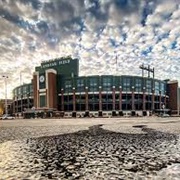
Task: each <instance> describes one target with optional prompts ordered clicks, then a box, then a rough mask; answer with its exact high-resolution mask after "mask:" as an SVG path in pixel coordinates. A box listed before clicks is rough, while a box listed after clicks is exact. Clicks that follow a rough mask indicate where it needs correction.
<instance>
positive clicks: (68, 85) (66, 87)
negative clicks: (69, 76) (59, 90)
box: [65, 81, 72, 92]
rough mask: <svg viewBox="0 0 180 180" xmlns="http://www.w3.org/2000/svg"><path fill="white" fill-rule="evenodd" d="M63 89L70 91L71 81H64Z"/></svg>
mask: <svg viewBox="0 0 180 180" xmlns="http://www.w3.org/2000/svg"><path fill="white" fill-rule="evenodd" d="M65 91H66V92H70V91H72V83H71V81H66V82H65Z"/></svg>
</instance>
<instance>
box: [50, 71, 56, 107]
mask: <svg viewBox="0 0 180 180" xmlns="http://www.w3.org/2000/svg"><path fill="white" fill-rule="evenodd" d="M56 88H57V87H56V74H54V73H53V72H48V99H49V108H57V91H56Z"/></svg>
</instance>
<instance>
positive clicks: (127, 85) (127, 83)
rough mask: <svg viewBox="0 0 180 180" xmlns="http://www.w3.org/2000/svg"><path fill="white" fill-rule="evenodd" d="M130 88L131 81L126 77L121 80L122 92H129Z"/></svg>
mask: <svg viewBox="0 0 180 180" xmlns="http://www.w3.org/2000/svg"><path fill="white" fill-rule="evenodd" d="M130 86H131V79H130V78H128V77H126V78H124V79H123V91H126V92H127V91H131V89H130Z"/></svg>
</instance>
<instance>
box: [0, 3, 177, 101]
mask: <svg viewBox="0 0 180 180" xmlns="http://www.w3.org/2000/svg"><path fill="white" fill-rule="evenodd" d="M68 55H71V56H72V57H76V58H79V59H80V75H96V74H98V75H101V74H114V75H121V74H129V75H141V71H140V69H139V65H140V64H142V63H144V64H146V65H151V66H152V67H155V77H156V78H160V79H167V78H170V79H177V80H179V82H180V0H0V74H1V76H2V75H7V76H8V77H9V78H8V79H7V89H8V97H9V98H10V97H11V91H12V89H13V88H15V87H16V86H18V85H20V74H21V77H22V78H21V79H22V80H21V82H24V83H29V82H30V81H31V78H32V73H33V72H34V67H35V66H37V65H40V63H41V61H43V60H48V59H53V58H57V57H62V56H68ZM4 92H5V91H4V79H2V78H0V98H4Z"/></svg>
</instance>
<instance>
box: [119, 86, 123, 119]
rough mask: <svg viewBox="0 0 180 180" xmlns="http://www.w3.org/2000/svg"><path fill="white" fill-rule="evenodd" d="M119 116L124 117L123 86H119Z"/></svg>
mask: <svg viewBox="0 0 180 180" xmlns="http://www.w3.org/2000/svg"><path fill="white" fill-rule="evenodd" d="M119 115H120V116H123V111H122V86H119Z"/></svg>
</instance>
